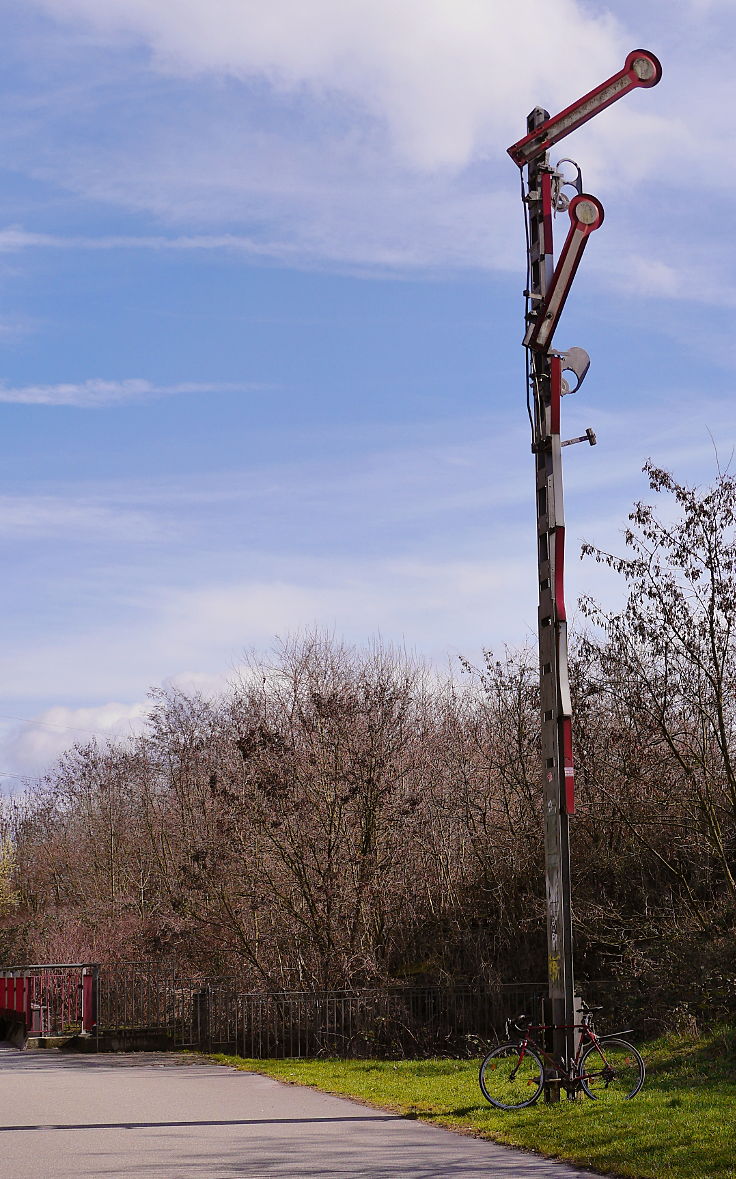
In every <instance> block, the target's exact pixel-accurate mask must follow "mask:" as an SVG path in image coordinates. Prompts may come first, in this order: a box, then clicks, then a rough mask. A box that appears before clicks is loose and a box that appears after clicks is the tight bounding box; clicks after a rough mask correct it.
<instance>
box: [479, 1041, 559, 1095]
mask: <svg viewBox="0 0 736 1179" xmlns="http://www.w3.org/2000/svg"><path fill="white" fill-rule="evenodd" d="M478 1081H479V1083H480V1089H481V1093H482V1094H483V1096H484V1097H485V1099H486V1101H490V1103H491V1105H495V1106H496V1109H524V1107H525V1106H527V1105H533V1104H534V1102H535V1101H536V1100H537V1098H538V1097H539V1094H540V1093H541V1092H542V1086H543V1084H544V1069H543V1067H542V1062H541V1060H540V1059H539V1057H538V1056H537V1054H536V1053H535V1052H532V1051H531V1050H530V1049H529V1048H526V1049H524V1051H523V1054H522V1049H521V1048H520V1047H519V1045H518V1044H502V1045H501V1047H500V1048H494V1049H493V1051H492V1052H489V1053H488V1055H487V1056H486V1058H485V1060H484V1061H483V1063H482V1064H481V1066H480V1073H479V1075H478Z"/></svg>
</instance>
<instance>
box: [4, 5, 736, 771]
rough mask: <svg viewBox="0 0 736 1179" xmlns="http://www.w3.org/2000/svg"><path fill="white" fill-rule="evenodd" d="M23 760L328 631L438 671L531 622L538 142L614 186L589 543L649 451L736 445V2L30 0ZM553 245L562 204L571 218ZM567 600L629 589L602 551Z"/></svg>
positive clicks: (7, 653)
mask: <svg viewBox="0 0 736 1179" xmlns="http://www.w3.org/2000/svg"><path fill="white" fill-rule="evenodd" d="M0 12H1V13H2V16H3V28H4V33H5V37H4V69H3V72H2V80H1V81H0V87H1V89H2V103H3V113H2V119H0V166H1V167H2V174H1V176H0V275H1V277H2V282H1V285H0V290H1V291H2V299H1V301H0V349H1V350H2V361H1V363H0V417H1V418H2V423H3V425H2V438H3V447H2V451H1V452H0V465H1V466H0V469H1V470H2V475H3V479H2V485H1V486H0V539H1V540H2V544H3V546H4V550H5V555H4V570H5V576H4V577H3V579H2V582H1V583H0V605H1V607H2V616H3V619H4V627H3V632H4V636H3V643H2V647H1V648H0V672H1V679H0V682H2V685H3V699H2V700H0V714H2V715H1V718H0V769H2V770H3V771H5V773H6V776H5V778H4V779H2V781H4V782H5V785H6V787H10V786H12V785H13V783H15V784H16V785H17V784H18V782H19V778H18V777H11V776H10V775H21V776H22V775H26V774H35V773H38V772H41V771H42V770H43V768H44V767H45V765H46V764H48V762H49V761H50V760H51V759H52V758H53V757H54V756H55V755H56V754H57V753H58V752H59V751H60V750H61V749H63V748H64V746H65V745H66V744H69V743H70V742H71V741H73V740H76V739H78V738H82V739H83V737H84V735H85V734H87V733H91V732H101V733H108V732H109V733H125V732H127V731H129V730H130V727H131V726H133V727H135V725H137V724H139V723H140V718H141V716H142V715H143V714H144V712H145V708H146V703H145V700H146V691H147V689H148V688H149V686H151V685H156V684H160V683H162V682H173V683H175V684H178V685H181V686H184V687H186V686H194V687H201V688H202V689H203V690H205V691H210V690H215V689H216V688H217V686H218V685H220V684H222V683H223V682H224V680H225V679H226V677H227V676H228V675H229V674H230V673H231V672H232V670H233V669H234V668H236V667H237V666H238V664H239V663H240V662H241V660H242V657H243V652H244V651H245V650H247V649H250V648H256V649H259V650H265V649H267V648H268V647H269V646H270V645H271V643H272V641H273V638H274V636H276V635H281V636H284V635H286V634H289V633H294V632H295V631H297V630H299V629H300V628H308V627H312V626H314V625H319V626H322V627H326V628H328V629H330V630H332V631H333V632H334V633H335V634H336V635H339V636H345V637H346V638H348V639H350V640H354V641H358V642H360V641H364V640H366V639H368V638H369V637H370V636H371V635H375V634H378V633H380V634H381V635H382V636H383V637H384V638H385V639H387V640H391V641H394V642H397V643H403V644H405V645H406V646H407V647H409V648H411V649H412V650H416V651H418V652H420V653H423V654H425V655H427V656H428V657H429V658H431V659H433V660H435V661H436V662H438V663H439V664H440V665H446V664H447V661H448V660H449V661H452V660H453V659H454V658H455V657H456V656H457V654H458V653H464V654H466V655H469V656H470V657H476V656H477V655H478V653H479V652H480V650H481V648H482V647H483V646H498V645H500V644H502V643H503V642H505V641H508V642H511V643H517V642H524V641H533V633H534V624H535V597H534V591H535V570H534V540H533V530H534V526H533V496H532V480H533V471H532V464H531V456H530V454H529V449H528V429H527V425H526V416H525V409H524V403H523V397H524V386H523V352H522V349H521V347H520V338H521V335H522V330H523V329H522V321H521V315H522V302H521V294H520V292H521V288H522V286H523V283H524V274H523V249H524V247H523V233H522V221H521V213H520V205H519V200H518V174H517V170H516V168H515V167H514V165H513V164H512V163H511V162H510V160H509V159H508V157H507V156H506V150H505V149H506V148H507V147H508V145H509V144H510V143H511V142H512V141H513V140H515V139H517V138H519V137H520V136H521V134H522V133H523V130H524V124H525V117H526V114H527V112H528V110H529V109H530V108H531V107H532V106H534V105H536V104H537V103H541V104H543V105H546V106H547V107H548V108H549V109H550V110H551V111H555V110H559V109H561V108H562V107H563V106H565V105H567V104H568V103H569V102H570V101H571V100H573V99H574V98H576V97H578V96H579V95H581V94H582V93H584V92H585V91H586V90H587V89H589V88H590V87H591V86H593V85H595V84H596V83H598V82H599V81H602V80H604V79H605V78H606V77H608V76H609V75H610V74H612V73H614V72H615V71H616V70H617V69H619V68H620V66H621V65H622V64H623V60H624V57H625V55H626V53H627V52H628V50H630V49H632V48H636V47H644V48H648V49H651V50H653V51H654V52H655V53H657V55H658V56H659V57H660V59H661V60H662V63H663V67H664V77H663V80H662V82H661V84H660V85H659V86H658V87H657V88H656V89H654V90H649V91H639V92H636V93H634V94H633V95H631V96H629V97H627V98H626V99H624V100H623V101H622V102H621V103H619V104H618V105H617V106H615V107H614V108H611V109H610V110H609V111H606V112H604V113H603V114H602V115H601V116H600V118H599V119H597V120H595V121H594V122H593V123H591V124H589V125H588V126H587V127H585V128H583V129H581V130H580V131H578V132H576V133H575V135H574V136H573V137H571V138H570V139H568V140H567V141H566V142H565V143H564V144H563V145H561V150H560V151H559V153H557V154H559V155H568V154H569V155H572V156H573V157H574V158H575V159H577V160H578V161H579V162H580V163H581V165H582V168H583V173H584V177H585V183H586V188H587V189H588V190H589V191H591V192H593V193H595V195H597V196H598V197H599V198H600V199H601V200H602V202H603V204H604V206H605V209H606V222H605V225H604V226H603V228H602V230H601V232H600V233H598V234H596V235H595V236H594V238H593V239H592V241H591V243H590V246H589V248H588V250H587V253H586V256H585V258H584V261H583V265H582V267H581V271H580V273H579V275H578V278H577V280H576V284H575V288H574V291H573V294H572V295H571V298H570V302H569V305H568V308H567V310H566V312H565V315H564V318H563V321H562V323H561V325H560V328H559V330H558V333H557V341H556V342H557V343H558V345H559V346H561V347H566V346H570V345H572V344H579V345H582V346H583V347H585V348H586V349H587V350H588V351H589V352H590V354H591V357H592V366H591V371H590V374H589V376H588V379H587V382H586V385H585V387H584V389H583V390H582V391H581V392H580V393H579V394H578V395H576V397H575V398H570V399H568V400H566V402H565V411H566V424H565V426H566V431H567V433H568V434H569V435H576V434H579V433H581V432H583V430H584V429H585V427H586V426H588V425H592V426H593V427H594V428H595V430H596V432H597V434H598V438H599V445H598V446H597V447H596V448H595V449H590V448H588V447H582V446H580V447H575V448H571V449H569V450H568V451H567V452H566V488H567V514H568V531H569V538H570V549H571V558H574V554H575V551H576V549H577V548H578V547H579V542H580V540H581V539H588V540H591V541H593V542H594V543H597V544H600V545H602V546H604V547H605V546H620V543H621V540H620V531H621V528H622V526H623V524H624V521H625V516H626V512H627V510H628V508H629V506H630V504H631V503H632V502H633V501H634V500H635V499H636V498H638V497H640V496H643V495H645V494H646V484H645V482H644V479H643V477H642V475H641V466H642V464H643V462H644V461H645V460H646V459H647V458H649V457H651V458H653V459H654V460H655V461H656V462H658V463H660V464H663V465H669V466H671V467H672V468H673V469H674V470H675V472H676V473H677V474H678V475H680V476H681V477H682V478H684V479H687V480H691V481H694V482H702V481H708V480H710V479H711V478H712V476H713V474H714V471H715V466H716V461H715V456H714V445H713V441H712V439H711V435H712V436H713V439H715V441H716V444H717V449H718V453H719V455H720V458H721V461H722V462H727V461H728V459H729V457H730V454H731V450H732V448H733V446H734V443H735V442H736V429H735V426H736V415H735V414H734V410H733V404H732V403H733V379H732V373H733V363H734V362H733V345H732V326H731V321H732V318H733V314H734V307H736V284H735V283H734V280H733V248H732V245H731V233H730V229H729V224H730V222H729V218H728V212H727V210H728V209H729V207H730V204H731V203H732V189H733V183H734V179H735V177H734V171H735V169H734V164H733V148H732V139H733V131H732V116H731V112H732V110H733V109H734V101H733V100H734V93H733V91H734V83H733V72H732V62H731V59H732V52H733V43H734V36H735V34H736V11H735V10H734V7H733V4H732V3H726V2H724V3H718V2H717V0H712V2H708V0H681V2H680V3H679V4H678V5H677V6H674V7H673V6H672V5H671V4H665V3H664V2H663V0H652V2H650V3H647V4H641V3H639V4H634V3H629V2H624V3H618V4H617V5H616V6H615V9H613V8H610V9H609V8H607V7H606V6H605V5H603V4H598V3H596V2H594V0H587V2H582V0H579V2H578V0H527V2H526V3H525V4H524V5H518V4H513V3H510V2H506V0H370V2H368V0H269V3H268V5H264V4H262V3H261V2H259V0H208V2H207V3H205V2H204V0H156V3H155V4H152V3H151V2H150V0H23V2H22V3H20V2H16V0H0ZM557 232H558V243H559V242H561V240H562V238H563V236H564V232H565V224H564V219H561V220H560V221H559V222H558V231H557ZM569 564H570V584H569V588H568V600H569V602H573V601H574V600H575V598H576V597H577V595H578V594H580V593H582V592H594V593H597V594H599V595H602V596H604V597H607V598H608V599H609V600H611V601H615V597H616V589H615V587H614V586H613V585H611V584H610V583H609V582H608V581H607V580H606V578H605V575H604V574H603V573H602V572H601V571H600V570H598V569H597V568H595V567H593V566H592V565H591V564H590V563H584V564H582V565H581V564H580V563H578V562H577V561H575V560H574V559H571V560H570V563H569Z"/></svg>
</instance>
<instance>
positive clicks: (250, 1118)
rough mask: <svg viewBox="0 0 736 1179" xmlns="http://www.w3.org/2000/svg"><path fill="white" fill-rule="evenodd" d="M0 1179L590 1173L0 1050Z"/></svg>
mask: <svg viewBox="0 0 736 1179" xmlns="http://www.w3.org/2000/svg"><path fill="white" fill-rule="evenodd" d="M0 1095H1V1096H0V1176H2V1179H26V1177H29V1179H30V1177H33V1179H62V1177H64V1179H66V1177H67V1176H69V1177H71V1176H78V1175H99V1176H105V1175H116V1176H140V1175H146V1176H158V1177H159V1179H160V1177H162V1176H165V1177H166V1179H169V1177H170V1179H186V1177H187V1176H200V1175H201V1176H218V1177H221V1179H225V1177H227V1176H236V1175H237V1176H247V1177H248V1179H256V1177H257V1179H264V1177H268V1179H271V1177H273V1179H287V1176H288V1177H289V1179H295V1177H297V1176H298V1177H299V1179H312V1177H319V1179H333V1177H337V1176H343V1177H344V1176H376V1177H382V1179H388V1177H393V1176H397V1177H398V1176H401V1177H402V1179H403V1177H406V1179H471V1177H473V1179H476V1177H479V1176H483V1177H484V1179H584V1177H587V1179H590V1175H591V1172H589V1171H581V1170H579V1169H576V1168H574V1167H570V1166H566V1165H565V1164H564V1163H555V1162H552V1161H550V1160H546V1159H540V1158H537V1157H536V1156H534V1155H531V1154H526V1153H524V1152H522V1151H518V1150H513V1149H511V1148H509V1147H504V1146H497V1145H495V1144H494V1143H491V1142H483V1141H480V1140H478V1139H475V1138H466V1137H464V1136H462V1135H460V1134H454V1133H452V1132H450V1131H448V1130H442V1129H439V1128H438V1127H436V1126H431V1125H426V1124H425V1123H423V1122H418V1121H410V1120H407V1119H405V1118H401V1117H399V1116H397V1115H394V1114H388V1113H382V1112H381V1110H376V1109H370V1108H368V1107H367V1106H364V1105H359V1104H357V1103H356V1102H353V1101H347V1100H345V1099H343V1098H338V1097H330V1096H328V1095H327V1094H324V1093H317V1092H315V1091H314V1090H312V1089H306V1088H303V1087H301V1086H294V1085H284V1084H281V1083H279V1082H278V1081H274V1080H273V1079H272V1078H270V1077H262V1076H259V1075H257V1074H255V1073H243V1072H238V1071H236V1070H235V1069H231V1068H224V1067H222V1066H220V1065H214V1064H211V1063H209V1062H206V1061H199V1060H197V1059H196V1058H191V1057H182V1056H177V1055H176V1054H174V1053H170V1054H167V1053H136V1054H129V1055H124V1054H114V1055H112V1054H102V1053H100V1054H99V1055H79V1056H70V1055H64V1054H62V1053H60V1052H54V1051H29V1052H18V1051H17V1050H16V1049H11V1048H3V1049H2V1050H0Z"/></svg>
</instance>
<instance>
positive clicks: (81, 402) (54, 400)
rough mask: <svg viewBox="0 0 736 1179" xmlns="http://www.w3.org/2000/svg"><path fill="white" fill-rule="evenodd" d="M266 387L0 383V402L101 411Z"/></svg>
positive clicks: (138, 382)
mask: <svg viewBox="0 0 736 1179" xmlns="http://www.w3.org/2000/svg"><path fill="white" fill-rule="evenodd" d="M259 388H263V386H262V385H257V384H236V383H233V382H226V381H225V382H223V381H212V382H204V381H182V382H180V383H178V384H173V385H158V384H155V383H154V382H152V381H146V380H143V379H141V378H139V377H131V378H129V379H128V380H123V381H103V380H100V379H92V380H88V381H81V382H77V383H70V384H60V385H21V386H16V387H14V388H11V387H9V386H7V385H4V384H3V383H2V382H0V402H3V401H4V402H12V403H14V404H16V405H57V406H58V405H67V406H76V407H77V408H79V409H101V408H103V407H104V406H109V405H120V404H122V403H124V402H129V401H141V400H145V399H147V398H152V397H172V396H175V395H176V394H182V393H248V392H252V391H253V390H255V389H259Z"/></svg>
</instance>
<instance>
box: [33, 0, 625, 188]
mask: <svg viewBox="0 0 736 1179" xmlns="http://www.w3.org/2000/svg"><path fill="white" fill-rule="evenodd" d="M37 2H38V3H40V5H41V7H43V8H44V9H45V10H46V11H47V12H49V13H51V14H52V15H53V16H54V17H56V18H57V19H59V20H60V21H64V22H68V21H77V22H79V21H83V22H85V23H87V24H88V25H91V26H92V27H93V28H94V29H95V31H96V32H97V33H98V34H102V35H103V36H106V37H108V38H109V39H110V40H112V41H114V40H116V39H119V38H120V37H124V38H127V39H130V38H133V39H135V40H139V41H142V42H143V43H144V44H146V45H147V46H148V47H149V48H150V51H151V53H152V55H153V62H154V66H155V68H157V69H159V70H161V71H163V72H168V73H172V74H179V75H184V76H191V75H196V74H213V75H216V76H220V77H222V76H230V77H234V78H238V79H250V78H254V77H258V78H261V79H265V80H266V81H267V82H268V83H269V84H270V85H271V86H272V87H273V89H274V90H275V91H277V92H278V91H280V92H282V93H290V94H296V95H297V96H302V95H305V94H306V95H308V96H309V97H310V98H318V99H319V98H327V99H331V98H333V97H334V96H335V95H336V94H337V95H341V96H342V98H343V101H344V100H345V99H348V100H349V101H350V102H352V103H355V104H357V105H358V106H359V107H361V108H362V109H363V110H364V111H365V112H367V113H369V114H370V115H371V116H373V117H374V118H377V119H379V120H381V121H383V122H385V124H386V125H387V127H388V128H389V132H390V137H391V141H392V143H393V146H394V149H395V151H396V153H397V154H398V155H399V156H400V158H402V159H404V160H405V161H407V162H409V163H410V164H411V165H413V166H415V167H419V168H429V169H432V168H443V167H452V168H456V167H462V166H464V165H465V164H466V163H468V161H469V160H470V159H471V158H474V157H476V156H477V155H479V154H481V155H482V154H484V152H485V151H486V150H487V149H488V147H489V145H490V144H493V149H494V151H495V143H496V137H497V135H498V133H499V130H501V132H502V134H504V135H509V134H513V128H515V127H516V126H517V124H518V113H517V112H519V111H524V112H526V110H528V109H529V108H530V106H532V105H534V103H535V102H536V101H537V94H538V93H539V92H541V93H543V94H545V95H547V96H548V98H549V101H558V102H559V103H562V100H563V99H564V97H565V96H566V93H567V89H568V87H569V82H568V79H567V77H566V71H565V70H562V69H561V68H560V63H561V62H562V61H574V62H575V65H576V80H577V82H578V84H579V86H580V88H581V92H584V91H585V90H586V89H588V88H590V86H592V85H594V84H596V83H597V82H599V81H601V80H602V79H603V78H605V77H607V76H608V75H609V74H611V73H613V72H614V71H615V69H617V68H618V67H619V66H620V65H621V64H622V63H623V57H624V54H625V52H626V50H627V49H628V48H630V46H629V45H628V44H626V41H625V38H624V36H623V30H622V29H621V28H620V26H619V25H618V24H617V22H616V20H615V18H614V17H613V16H612V15H611V14H610V13H605V12H604V13H600V14H598V15H596V14H593V13H591V11H590V9H589V8H586V7H585V6H583V5H582V4H579V3H577V2H576V0H556V3H555V4H549V2H548V0H526V3H525V4H523V5H520V4H518V3H515V2H514V0H495V2H494V3H488V2H487V0H351V2H350V3H345V0H309V2H308V3H305V2H304V0H270V2H269V3H268V4H267V5H264V4H263V3H262V2H261V0H157V2H156V3H155V4H152V3H150V0H37ZM522 117H523V116H522Z"/></svg>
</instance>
